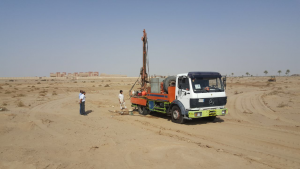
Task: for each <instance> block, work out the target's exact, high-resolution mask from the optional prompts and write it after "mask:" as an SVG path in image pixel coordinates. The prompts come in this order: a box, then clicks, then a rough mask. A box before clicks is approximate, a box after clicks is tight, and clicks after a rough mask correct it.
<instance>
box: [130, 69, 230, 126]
mask: <svg viewBox="0 0 300 169" xmlns="http://www.w3.org/2000/svg"><path fill="white" fill-rule="evenodd" d="M150 81H151V82H150V87H148V88H147V92H145V93H144V95H139V94H138V93H136V94H135V95H133V96H132V97H131V103H132V106H134V107H136V108H137V109H138V111H139V113H140V114H143V115H146V114H149V113H150V112H151V111H156V112H161V113H165V114H168V115H170V116H171V118H172V121H173V122H175V123H184V122H185V121H186V120H192V119H194V118H207V119H208V120H210V121H213V120H214V119H215V118H216V116H224V115H226V114H228V109H227V108H225V105H226V103H227V96H226V93H225V87H226V76H225V77H223V79H222V76H221V74H220V73H218V72H189V73H182V74H178V75H177V76H176V77H175V76H170V77H167V78H166V79H164V80H163V81H162V82H161V83H157V82H159V79H156V78H152V79H150ZM157 85H158V86H157ZM159 86H161V87H159ZM157 88H159V90H157ZM153 89H154V90H153Z"/></svg>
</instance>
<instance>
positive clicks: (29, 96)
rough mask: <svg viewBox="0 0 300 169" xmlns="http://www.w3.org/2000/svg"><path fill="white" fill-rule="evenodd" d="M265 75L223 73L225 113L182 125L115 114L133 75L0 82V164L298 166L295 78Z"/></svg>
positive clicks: (74, 168)
mask: <svg viewBox="0 0 300 169" xmlns="http://www.w3.org/2000/svg"><path fill="white" fill-rule="evenodd" d="M267 79H268V77H244V78H238V77H231V78H228V81H227V95H228V102H227V108H228V109H229V114H228V115H227V116H222V117H218V118H217V119H216V121H215V122H209V121H206V120H204V119H197V120H192V121H188V122H187V123H186V124H175V123H172V122H171V120H170V117H168V116H164V115H162V114H159V113H153V114H152V115H147V116H141V115H139V114H138V113H137V112H134V115H120V114H119V113H118V112H115V111H116V110H119V106H118V98H117V96H118V93H119V90H120V89H122V90H124V95H125V96H126V97H125V98H126V105H127V107H130V103H129V100H128V98H129V96H128V90H129V89H130V87H131V85H132V84H133V83H134V82H135V80H136V78H125V77H122V78H103V79H101V80H94V81H93V80H85V81H84V80H80V81H77V83H76V82H75V81H71V80H65V81H41V80H38V81H35V80H17V81H15V82H9V81H7V80H6V81H5V80H2V81H0V86H1V88H0V89H1V90H0V105H1V107H2V110H4V107H5V108H6V109H7V111H0V168H1V169H2V168H3V169H6V168H7V169H10V168H22V169H27V168H28V169H31V168H38V169H43V168H47V169H52V168H53V169H54V168H55V169H56V168H70V169H80V168H236V169H240V168H243V169H245V168H251V169H253V168H299V166H300V141H299V140H300V116H299V115H300V111H299V108H300V87H299V85H300V77H277V82H272V83H268V82H267ZM38 83H40V84H38ZM106 84H109V86H110V87H104V86H105V85H106ZM100 85H101V86H100ZM80 89H84V90H85V91H86V92H87V94H86V111H87V113H88V114H87V115H86V116H81V115H79V104H78V94H79V90H80ZM53 91H55V92H53Z"/></svg>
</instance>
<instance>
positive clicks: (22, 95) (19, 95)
mask: <svg viewBox="0 0 300 169" xmlns="http://www.w3.org/2000/svg"><path fill="white" fill-rule="evenodd" d="M24 96H25V94H22V93H21V94H18V95H17V97H24Z"/></svg>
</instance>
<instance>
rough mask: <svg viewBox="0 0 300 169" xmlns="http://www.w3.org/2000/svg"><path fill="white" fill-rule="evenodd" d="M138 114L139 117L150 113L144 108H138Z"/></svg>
mask: <svg viewBox="0 0 300 169" xmlns="http://www.w3.org/2000/svg"><path fill="white" fill-rule="evenodd" d="M138 112H139V114H140V115H148V114H149V112H150V111H149V110H148V109H147V108H146V107H145V106H138Z"/></svg>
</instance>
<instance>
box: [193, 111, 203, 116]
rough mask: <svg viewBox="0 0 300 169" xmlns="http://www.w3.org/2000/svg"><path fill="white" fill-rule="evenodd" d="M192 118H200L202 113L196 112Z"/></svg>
mask: <svg viewBox="0 0 300 169" xmlns="http://www.w3.org/2000/svg"><path fill="white" fill-rule="evenodd" d="M194 116H195V117H201V116H202V112H196V113H195V114H194Z"/></svg>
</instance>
